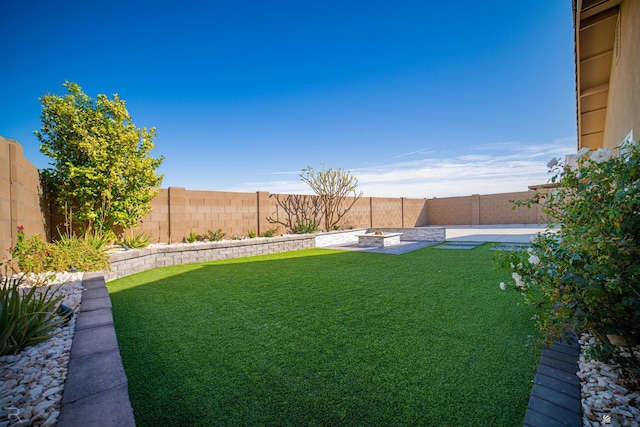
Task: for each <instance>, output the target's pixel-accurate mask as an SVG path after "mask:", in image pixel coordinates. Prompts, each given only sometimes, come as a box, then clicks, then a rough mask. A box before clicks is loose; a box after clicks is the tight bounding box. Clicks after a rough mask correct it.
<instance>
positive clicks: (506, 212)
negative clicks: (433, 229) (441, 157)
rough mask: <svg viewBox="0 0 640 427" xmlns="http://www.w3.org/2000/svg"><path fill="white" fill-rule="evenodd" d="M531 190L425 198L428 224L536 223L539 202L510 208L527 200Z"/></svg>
mask: <svg viewBox="0 0 640 427" xmlns="http://www.w3.org/2000/svg"><path fill="white" fill-rule="evenodd" d="M534 195H535V193H534V192H532V191H522V192H515V193H500V194H486V195H479V194H474V195H472V196H464V197H445V198H441V199H440V198H439V199H428V200H427V223H428V224H429V225H493V224H539V223H543V222H544V218H543V215H542V212H541V208H540V206H539V205H532V206H531V208H527V207H526V206H523V207H518V208H516V209H515V210H514V209H513V206H514V203H513V202H514V201H516V200H527V199H530V198H531V197H533V196H534Z"/></svg>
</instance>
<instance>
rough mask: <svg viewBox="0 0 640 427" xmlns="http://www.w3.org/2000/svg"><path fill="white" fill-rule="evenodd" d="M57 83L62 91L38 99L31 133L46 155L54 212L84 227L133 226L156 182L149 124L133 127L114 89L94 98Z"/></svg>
mask: <svg viewBox="0 0 640 427" xmlns="http://www.w3.org/2000/svg"><path fill="white" fill-rule="evenodd" d="M63 87H65V88H66V89H67V91H68V92H69V93H68V94H66V95H64V96H60V95H55V94H54V95H46V96H43V97H42V98H40V101H41V103H42V117H41V120H42V129H40V130H39V131H36V132H35V134H36V136H37V137H38V139H39V140H40V142H41V143H42V145H41V147H40V150H41V151H42V153H44V154H45V155H47V156H48V157H50V158H51V159H52V161H51V164H52V166H53V168H51V169H46V170H44V171H43V175H44V177H45V179H46V181H47V183H48V185H49V187H50V190H51V191H52V192H53V193H54V195H55V200H56V202H57V205H58V208H59V210H60V212H61V213H64V214H65V216H66V217H67V223H68V224H71V223H72V221H81V222H82V223H83V224H84V229H85V231H91V230H99V231H100V232H104V233H108V232H112V231H118V230H119V229H120V228H128V227H131V226H135V225H136V224H137V223H138V221H139V220H140V218H142V217H144V216H145V215H147V214H148V213H149V211H150V209H151V200H152V199H153V198H154V197H155V196H156V195H157V194H158V192H159V186H160V185H161V183H162V178H163V176H162V175H159V174H157V173H156V170H157V169H158V167H159V166H160V164H161V163H162V161H163V160H164V159H163V157H162V156H161V157H158V158H153V157H152V156H151V155H150V154H149V152H150V151H151V149H153V147H154V143H153V139H154V138H155V137H156V130H155V128H151V129H148V130H147V129H146V128H137V127H136V126H135V125H134V124H133V122H132V121H131V116H130V115H129V112H128V111H127V108H126V106H125V102H124V100H122V99H120V97H119V96H118V95H117V94H115V95H113V99H109V98H108V97H107V96H106V95H102V94H100V95H98V96H97V98H96V99H95V100H94V99H92V98H91V97H89V96H87V95H86V94H85V93H84V92H83V91H82V89H81V88H80V86H78V85H77V84H76V83H72V82H68V81H67V82H65V84H63Z"/></svg>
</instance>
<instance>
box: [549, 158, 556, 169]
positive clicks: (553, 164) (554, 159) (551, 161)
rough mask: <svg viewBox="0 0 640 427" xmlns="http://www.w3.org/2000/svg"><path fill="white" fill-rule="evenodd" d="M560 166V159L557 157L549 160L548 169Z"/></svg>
mask: <svg viewBox="0 0 640 427" xmlns="http://www.w3.org/2000/svg"><path fill="white" fill-rule="evenodd" d="M557 164H558V159H556V158H555V157H554V158H553V159H551V160H549V163H547V167H548V168H549V169H551V168H552V167H554V166H555V165H557Z"/></svg>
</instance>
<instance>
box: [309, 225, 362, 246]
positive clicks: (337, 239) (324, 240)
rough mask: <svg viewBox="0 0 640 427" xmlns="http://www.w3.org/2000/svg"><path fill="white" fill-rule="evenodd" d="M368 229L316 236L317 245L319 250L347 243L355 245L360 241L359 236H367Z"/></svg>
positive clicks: (332, 232)
mask: <svg viewBox="0 0 640 427" xmlns="http://www.w3.org/2000/svg"><path fill="white" fill-rule="evenodd" d="M366 232H367V229H366V228H355V229H353V230H340V231H331V232H329V233H319V234H316V237H315V244H316V247H317V248H325V247H327V246H336V245H343V244H345V243H353V242H357V241H358V236H359V235H361V234H365V233H366Z"/></svg>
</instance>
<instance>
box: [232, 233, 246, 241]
mask: <svg viewBox="0 0 640 427" xmlns="http://www.w3.org/2000/svg"><path fill="white" fill-rule="evenodd" d="M242 239H244V237H243V236H239V235H237V234H234V235H233V236H231V240H242Z"/></svg>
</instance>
